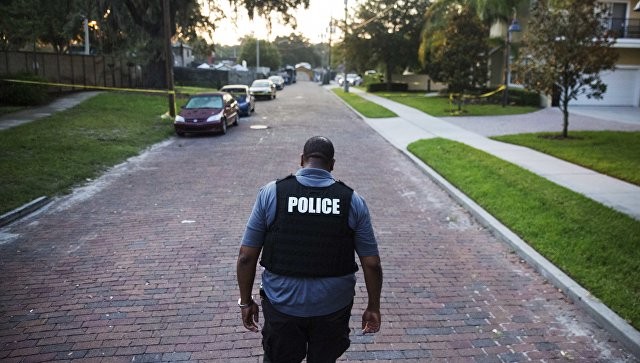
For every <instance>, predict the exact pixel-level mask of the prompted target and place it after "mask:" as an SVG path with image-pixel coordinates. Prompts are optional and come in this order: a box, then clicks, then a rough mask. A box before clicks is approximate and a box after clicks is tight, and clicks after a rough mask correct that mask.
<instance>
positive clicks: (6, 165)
mask: <svg viewBox="0 0 640 363" xmlns="http://www.w3.org/2000/svg"><path fill="white" fill-rule="evenodd" d="M167 107H168V106H167V99H166V97H165V96H149V95H141V94H131V93H126V94H125V93H106V92H105V93H102V94H100V95H97V96H95V97H93V98H91V99H89V100H87V101H85V102H83V103H82V104H80V105H78V106H76V107H73V108H71V109H68V110H65V111H62V112H59V113H56V114H54V115H52V116H49V117H45V118H42V119H39V120H35V121H33V122H29V123H26V124H23V125H20V126H17V127H13V128H10V129H6V130H3V131H0V145H2V151H1V152H0V185H2V188H1V189H0V214H4V213H6V212H8V211H10V210H12V209H15V208H17V207H19V206H21V205H23V204H25V203H28V202H30V201H31V200H33V199H35V198H37V197H40V196H43V195H46V196H56V195H60V194H64V193H67V192H69V191H70V189H71V188H72V187H74V186H76V185H79V184H81V183H83V182H85V181H86V180H87V179H92V178H94V177H96V176H97V175H99V174H100V173H102V172H104V171H105V170H106V169H108V168H109V167H111V166H113V165H116V164H118V163H120V162H122V161H124V160H126V159H127V158H129V157H131V156H134V155H137V154H139V153H140V151H141V150H143V149H145V148H146V147H148V146H150V145H152V144H155V143H157V142H159V141H161V140H164V139H166V138H167V137H169V136H170V135H171V134H172V133H173V125H172V123H171V121H169V120H163V119H161V118H160V116H161V115H162V114H163V113H165V112H166V111H167Z"/></svg>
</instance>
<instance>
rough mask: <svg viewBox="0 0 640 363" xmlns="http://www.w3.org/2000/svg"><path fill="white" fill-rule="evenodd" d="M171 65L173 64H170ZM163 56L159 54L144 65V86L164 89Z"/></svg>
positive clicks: (165, 83) (165, 84) (165, 85)
mask: <svg viewBox="0 0 640 363" xmlns="http://www.w3.org/2000/svg"><path fill="white" fill-rule="evenodd" d="M172 66H173V65H172ZM165 73H166V72H165V65H164V58H163V56H162V55H161V54H156V56H155V57H152V59H150V60H149V63H147V65H146V66H145V67H144V73H143V78H144V79H143V82H144V87H145V88H151V89H166V87H167V82H166V80H165Z"/></svg>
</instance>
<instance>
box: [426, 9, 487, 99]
mask: <svg viewBox="0 0 640 363" xmlns="http://www.w3.org/2000/svg"><path fill="white" fill-rule="evenodd" d="M487 33H488V30H487V28H486V27H485V26H484V24H483V23H482V22H481V21H480V18H479V17H478V16H477V13H476V12H475V9H473V8H472V7H470V6H466V7H462V8H459V9H458V11H451V12H449V13H448V14H447V26H446V28H445V31H444V34H446V35H447V36H446V38H445V39H444V41H443V42H442V44H441V46H439V47H437V48H435V49H434V51H433V54H432V56H431V65H432V66H431V67H430V68H429V71H428V74H429V76H430V77H431V78H433V79H434V80H435V81H439V82H445V83H447V84H448V86H449V92H452V93H461V94H462V93H464V92H465V91H469V90H473V89H477V88H478V87H480V86H482V85H483V84H484V83H485V82H486V81H487V53H488V52H489V46H488V43H487ZM459 108H460V104H459Z"/></svg>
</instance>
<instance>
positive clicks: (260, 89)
mask: <svg viewBox="0 0 640 363" xmlns="http://www.w3.org/2000/svg"><path fill="white" fill-rule="evenodd" d="M249 93H251V94H252V95H253V97H255V98H256V99H258V98H266V99H270V100H272V99H274V98H276V85H275V84H274V83H273V82H271V81H270V80H268V79H256V80H255V81H253V83H252V84H251V87H249Z"/></svg>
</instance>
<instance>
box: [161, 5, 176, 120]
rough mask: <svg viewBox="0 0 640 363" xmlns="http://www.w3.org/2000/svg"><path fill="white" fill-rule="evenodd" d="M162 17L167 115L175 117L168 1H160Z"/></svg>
mask: <svg viewBox="0 0 640 363" xmlns="http://www.w3.org/2000/svg"><path fill="white" fill-rule="evenodd" d="M162 15H163V19H162V20H163V23H164V24H163V25H164V69H165V78H166V80H167V92H168V95H169V115H171V118H175V117H176V93H175V90H174V87H173V52H172V51H171V24H170V23H171V16H170V14H169V0H162Z"/></svg>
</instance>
